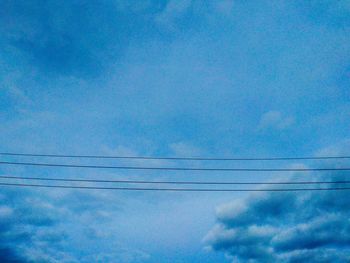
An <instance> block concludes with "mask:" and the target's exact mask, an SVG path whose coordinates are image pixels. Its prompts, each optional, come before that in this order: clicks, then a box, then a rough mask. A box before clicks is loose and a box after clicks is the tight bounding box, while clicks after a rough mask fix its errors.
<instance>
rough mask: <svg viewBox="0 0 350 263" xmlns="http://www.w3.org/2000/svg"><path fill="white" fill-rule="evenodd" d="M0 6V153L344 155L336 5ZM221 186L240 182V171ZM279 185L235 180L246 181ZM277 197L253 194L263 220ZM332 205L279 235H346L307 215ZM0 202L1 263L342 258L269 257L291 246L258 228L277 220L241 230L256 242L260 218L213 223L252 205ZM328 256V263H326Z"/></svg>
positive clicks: (170, 196) (61, 199) (127, 197)
mask: <svg viewBox="0 0 350 263" xmlns="http://www.w3.org/2000/svg"><path fill="white" fill-rule="evenodd" d="M0 6H1V8H0V24H1V26H0V84H1V85H0V123H1V125H0V138H1V140H0V149H1V151H12V152H39V153H40V152H44V153H70V154H103V155H160V156H161V155H167V156H198V155H200V156H208V157H210V156H220V157H221V156H222V157H229V156H243V157H244V156H295V155H299V156H308V155H322V154H342V153H343V154H346V153H348V152H347V151H346V150H347V149H348V147H347V146H349V139H350V138H349V134H350V133H349V132H350V129H349V127H350V126H349V124H350V121H349V120H350V119H349V113H350V103H349V98H350V90H349V84H350V39H349V36H350V3H349V1H346V0H337V1H314V0H310V1H278V2H277V1H238V0H220V1H218V0H217V1H195V0H177V1H172V0H170V1H156V0H154V1H151V0H150V1H122V0H114V1H109V0H106V1H39V0H37V1H34V0H33V1H21V0H16V1H7V0H4V1H2V2H1V3H0ZM3 159H5V158H4V157H2V160H3ZM6 160H14V158H6ZM16 160H18V159H16ZM26 160H29V159H26ZM30 160H32V161H39V159H36V158H31V159H30ZM47 161H50V160H47ZM67 161H70V160H67ZM75 161H76V162H79V163H83V161H82V160H75ZM96 163H101V164H102V162H98V161H96ZM115 163H116V161H108V162H103V164H109V165H112V164H115ZM118 163H123V164H124V163H125V164H126V163H127V164H132V165H143V164H145V163H144V162H141V161H132V162H131V161H129V162H126V161H118ZM147 164H149V165H155V166H157V165H158V166H160V165H169V166H171V165H172V166H176V165H178V166H181V165H185V163H183V162H169V161H152V162H150V163H147ZM327 164H328V165H341V164H344V165H346V162H345V161H344V162H342V163H327ZM186 165H198V166H199V165H201V166H210V165H212V166H213V165H217V166H220V165H229V166H232V167H242V166H244V165H247V163H230V164H227V163H211V164H208V163H196V164H188V163H186ZM249 165H251V166H254V167H265V166H269V165H270V166H271V165H275V166H277V165H281V166H283V167H289V166H320V165H325V164H322V163H312V162H307V163H301V162H293V163H281V164H276V163H273V164H267V163H249ZM0 173H1V174H2V175H20V176H25V175H35V176H50V177H53V176H61V177H67V178H72V177H89V178H96V177H103V178H107V179H110V178H134V179H179V180H180V179H188V180H190V179H198V178H199V177H200V178H201V179H203V180H210V179H212V178H213V176H214V177H215V178H218V179H220V180H230V179H232V175H233V174H219V173H218V174H209V173H201V172H192V173H183V172H181V173H180V172H172V173H170V172H169V173H159V172H149V171H148V172H142V171H138V172H137V173H135V172H123V171H113V172H112V171H104V170H101V171H97V170H96V171H87V170H82V169H75V170H73V169H44V168H25V167H5V166H2V167H0ZM330 175H331V174H328V175H327V174H322V175H315V176H322V178H327V176H330ZM235 176H237V177H235V178H238V179H242V180H246V176H247V174H236V175H235ZM283 176H285V175H283V174H264V175H262V174H249V175H248V177H249V178H248V179H250V180H257V181H258V180H270V179H273V178H275V177H278V178H283ZM337 176H340V177H341V176H343V175H337ZM254 198H256V199H254ZM283 198H284V197H283V196H280V195H277V194H275V195H271V196H270V195H268V196H267V197H266V199H264V200H266V206H264V207H265V209H267V210H268V211H270V212H271V209H272V208H271V207H273V206H274V204H275V202H278V201H281V200H283ZM332 198H334V196H333V195H332V194H329V195H328V194H325V195H322V196H321V197H320V196H319V195H317V194H312V195H311V196H306V197H305V200H311V201H308V202H301V203H298V205H295V207H296V209H300V210H301V211H305V216H303V215H304V214H301V215H300V216H297V217H295V218H289V219H288V220H287V221H286V222H287V223H286V224H282V225H281V226H278V227H279V228H280V229H282V230H283V231H285V233H286V234H285V236H284V237H286V236H288V235H287V234H288V233H289V234H290V233H291V231H292V230H293V229H294V230H295V229H298V227H299V228H300V227H301V225H303V223H305V220H311V219H312V220H314V221H315V224H314V225H312V226H315V228H312V227H311V226H310V228H309V229H310V230H309V232H308V233H310V237H307V238H305V239H308V240H313V239H316V237H315V236H314V235H313V233H315V232H316V231H317V230H315V229H317V227H316V226H319V227H322V226H324V227H325V228H327V225H326V224H322V222H324V221H322V220H325V221H326V222H328V223H329V222H341V223H342V224H340V225H344V228H342V229H338V230H337V229H335V230H334V233H328V234H329V235H338V236H339V235H340V236H342V235H341V234H340V233H343V235H345V237H346V238H348V232H346V231H347V230H346V231H345V230H344V229H347V228H349V223H348V221H347V220H348V219H346V218H347V216H348V215H347V212H346V211H345V210H344V209H342V208H341V207H339V206H336V207H335V208H334V211H333V210H332V211H333V212H332V213H333V214H337V215H338V216H339V217H332V218H331V219H330V220H328V221H327V220H326V219H324V218H319V213H316V212H315V211H314V210H313V209H312V207H311V204H314V206H315V207H316V208H318V209H319V211H328V210H329V207H328V206H327V204H328V203H327V201H329V200H330V199H332ZM344 198H345V197H344ZM295 199H297V197H296V196H294V195H291V196H290V200H292V201H293V202H294V201H295ZM319 199H321V201H317V200H319ZM0 200H1V203H0V205H1V206H0V222H2V224H1V225H2V226H3V227H2V228H1V229H0V240H1V246H0V258H1V259H2V261H4V262H6V260H8V261H9V262H13V261H15V262H230V261H232V260H237V261H238V262H247V261H246V260H251V262H272V261H271V260H276V257H277V258H278V259H279V260H282V261H283V260H284V262H296V261H297V262H302V257H304V258H307V257H309V258H311V257H312V255H316V254H317V255H319V256H318V258H314V261H315V262H329V260H332V261H333V262H346V261H347V260H348V258H346V253H345V252H344V249H348V248H349V244H350V242H349V241H348V240H347V239H346V238H344V239H343V240H342V241H341V242H340V241H339V242H336V241H334V242H329V243H327V244H323V245H316V246H311V247H309V246H307V245H305V246H304V247H301V248H300V247H293V246H287V245H285V246H284V247H283V246H282V245H281V244H282V243H283V242H287V241H288V240H291V239H292V238H291V239H287V238H286V239H285V240H284V239H283V236H282V237H281V236H278V235H277V234H276V231H277V230H276V229H272V228H271V224H272V225H273V222H274V220H275V221H279V220H280V219H281V218H283V217H284V216H289V215H286V214H284V213H280V214H273V215H272V216H271V218H272V219H273V220H272V219H271V221H268V222H265V223H264V226H265V230H264V231H265V232H264V231H263V232H264V233H265V235H264V236H263V237H262V236H261V235H260V236H259V235H254V234H251V232H249V231H250V230H249V229H252V227H253V229H255V230H256V228H254V226H255V225H256V224H258V222H257V221H258V219H257V218H259V216H257V217H250V218H249V219H246V225H244V226H242V227H241V228H239V229H238V228H237V227H236V226H235V225H234V224H229V223H227V222H231V221H232V220H233V221H234V220H236V219H237V218H238V219H237V220H241V219H240V218H241V217H242V220H245V219H244V218H245V215H246V214H244V213H245V212H242V211H246V210H239V207H241V206H242V204H245V205H247V206H248V207H250V208H249V209H248V212H247V213H248V214H250V215H252V216H253V215H256V214H259V213H265V212H266V211H265V210H263V209H262V210H261V209H260V210H259V205H255V204H256V202H258V201H256V200H259V197H254V195H253V196H250V195H246V194H242V193H235V194H229V193H224V194H222V193H220V194H218V193H215V194H213V193H143V192H139V193H126V192H123V193H122V192H111V191H94V192H93V191H89V192H87V191H73V190H72V191H70V190H50V191H48V190H43V189H40V190H35V189H26V190H22V189H15V188H11V189H10V188H8V189H7V188H6V189H5V188H3V189H2V190H1V193H0ZM232 202H233V203H234V205H232ZM295 202H296V201H295ZM225 204H228V205H225ZM271 204H272V205H271ZM222 207H224V208H222ZM232 207H233V208H232ZM237 207H238V208H237ZM256 207H258V208H256ZM316 208H315V209H316ZM232 209H233V210H232ZM235 209H237V210H235ZM215 211H216V212H215ZM220 211H221V212H220ZM222 211H224V212H225V211H226V212H225V213H226V214H227V215H226V216H227V218H229V219H230V220H231V221H230V220H228V221H227V220H226V221H225V219H224V218H226V217H223V216H222V213H223V212H222ZM232 211H233V212H232ZM240 213H242V214H240ZM327 213H328V212H327ZM329 213H331V212H329ZM306 214H307V216H306ZM333 214H332V215H329V216H333ZM312 220H311V221H312ZM332 220H333V221H332ZM329 224H330V223H329ZM334 224H335V223H334ZM249 227H250V228H249ZM328 228H329V227H328ZM266 229H267V230H266ZM282 230H281V231H282ZM225 231H229V233H230V234H228V235H226V232H225ZM235 231H236V232H239V231H241V232H239V233H241V234H240V235H246V236H249V235H250V234H251V237H252V239H251V240H253V241H252V243H249V244H251V246H252V247H253V248H254V249H253V250H256V251H258V249H257V245H258V244H260V243H259V242H267V241H266V240H269V242H270V243H268V244H269V245H266V246H264V247H262V248H261V251H263V252H264V253H261V254H260V255H252V254H249V253H247V252H246V251H242V250H241V246H244V247H249V246H250V245H249V246H248V245H246V244H245V243H244V241H242V240H237V239H235V238H236V237H235V236H234V235H232V232H235ZM247 231H248V232H247ZM256 231H258V233H261V229H258V230H256ZM259 231H260V232H259ZM283 231H282V232H283ZM288 231H289V232H288ZM278 232H280V231H278ZM344 233H345V234H344ZM255 234H256V233H255ZM290 235H292V234H290ZM223 237H225V238H226V239H227V238H228V240H229V241H230V242H226V241H227V240H226V239H225V238H223ZM259 238H262V240H263V241H261V240H260V239H259ZM264 238H265V239H264ZM276 240H277V241H278V240H282V241H283V242H282V241H281V242H277V241H276ZM286 240H287V241H286ZM241 241H242V242H243V243H242V244H240V243H239V242H241ZM316 241H317V240H316ZM316 241H315V243H317V244H320V243H319V242H316ZM225 242H226V243H225ZM290 242H292V241H290ZM310 242H311V241H310ZM232 244H235V245H232ZM237 244H238V245H237ZM247 244H248V243H247ZM283 244H284V243H283ZM305 244H306V243H305ZM281 246H282V248H281ZM286 247H288V249H287V252H286V251H285V250H284V248H286ZM340 247H341V249H340ZM279 249H280V250H279ZM325 249H333V250H325ZM272 250H273V251H275V252H276V251H278V252H276V253H272V252H271V251H272ZM266 251H268V252H266ZM300 251H302V252H300ZM330 251H332V254H333V255H335V256H334V258H332V259H330V258H327V257H326V254H329V253H330ZM334 251H336V252H334ZM344 254H345V255H344ZM322 255H324V256H322ZM337 255H339V256H337ZM258 256H261V258H258ZM235 257H236V258H235ZM254 257H255V258H254ZM233 258H235V259H233ZM11 260H12V261H11ZM240 260H241V261H240ZM254 260H257V261H254ZM264 260H265V261H264ZM293 260H294V261H293ZM298 260H299V261H298ZM322 260H323V261H322ZM327 260H328V261H327ZM234 262H236V261H234Z"/></svg>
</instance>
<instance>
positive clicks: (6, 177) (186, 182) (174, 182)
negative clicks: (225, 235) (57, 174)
mask: <svg viewBox="0 0 350 263" xmlns="http://www.w3.org/2000/svg"><path fill="white" fill-rule="evenodd" d="M0 179H23V180H39V181H60V182H88V183H126V184H183V185H298V184H299V185H303V184H350V181H333V182H332V181H298V182H212V181H211V182H202V181H144V180H141V181H140V180H100V179H70V178H42V177H28V176H25V177H23V176H0Z"/></svg>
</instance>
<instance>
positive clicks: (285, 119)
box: [258, 111, 295, 130]
mask: <svg viewBox="0 0 350 263" xmlns="http://www.w3.org/2000/svg"><path fill="white" fill-rule="evenodd" d="M294 122H295V120H294V118H293V117H291V116H285V115H283V114H282V113H281V112H279V111H268V112H266V113H264V114H263V115H262V116H261V119H260V122H259V125H258V129H259V130H265V129H269V128H273V129H278V130H283V129H287V128H289V127H290V126H291V125H293V124H294Z"/></svg>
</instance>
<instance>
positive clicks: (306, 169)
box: [0, 161, 350, 172]
mask: <svg viewBox="0 0 350 263" xmlns="http://www.w3.org/2000/svg"><path fill="white" fill-rule="evenodd" d="M0 164H5V165H27V166H45V167H65V168H68V167H69V168H90V169H120V170H167V171H217V172H219V171H221V172H312V171H350V167H342V168H192V167H137V166H103V165H78V164H54V163H32V162H4V161H0Z"/></svg>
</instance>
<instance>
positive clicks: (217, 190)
mask: <svg viewBox="0 0 350 263" xmlns="http://www.w3.org/2000/svg"><path fill="white" fill-rule="evenodd" d="M0 185H2V186H16V187H41V188H65V189H86V190H120V191H173V192H296V191H340V190H350V187H328V188H284V189H283V188H279V189H278V188H276V189H274V188H270V189H268V188H266V189H208V188H207V189H205V188H136V187H98V186H71V185H44V184H17V183H0Z"/></svg>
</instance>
